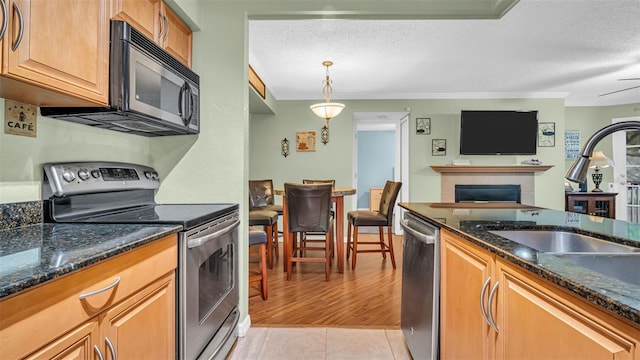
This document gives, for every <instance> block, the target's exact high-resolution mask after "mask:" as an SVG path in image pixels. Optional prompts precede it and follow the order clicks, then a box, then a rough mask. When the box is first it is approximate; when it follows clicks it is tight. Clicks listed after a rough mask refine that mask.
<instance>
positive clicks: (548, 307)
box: [496, 261, 638, 359]
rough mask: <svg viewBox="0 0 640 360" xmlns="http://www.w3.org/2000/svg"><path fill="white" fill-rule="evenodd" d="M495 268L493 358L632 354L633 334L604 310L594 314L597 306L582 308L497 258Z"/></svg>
mask: <svg viewBox="0 0 640 360" xmlns="http://www.w3.org/2000/svg"><path fill="white" fill-rule="evenodd" d="M498 271H499V273H500V290H499V293H500V295H499V300H498V316H497V318H498V325H499V330H500V333H499V335H498V337H497V343H496V358H498V359H636V358H637V354H635V352H637V343H638V339H637V338H636V339H634V335H632V334H629V333H625V331H624V329H625V326H624V325H623V324H622V323H618V322H617V320H615V319H613V318H609V317H610V316H609V315H608V314H604V313H602V314H601V315H602V316H603V317H599V316H597V315H594V314H597V313H594V310H597V309H586V308H584V309H583V306H584V304H582V305H581V304H580V303H577V302H576V301H579V300H578V299H575V300H572V299H571V297H570V296H569V295H568V294H561V292H560V291H559V289H551V285H550V284H542V283H541V282H540V280H538V279H536V278H534V277H532V276H530V275H526V274H524V273H521V272H519V271H517V270H515V269H513V268H512V267H511V266H510V265H508V264H506V263H502V262H501V261H498ZM627 328H629V327H627ZM636 336H637V334H636ZM634 354H635V356H634Z"/></svg>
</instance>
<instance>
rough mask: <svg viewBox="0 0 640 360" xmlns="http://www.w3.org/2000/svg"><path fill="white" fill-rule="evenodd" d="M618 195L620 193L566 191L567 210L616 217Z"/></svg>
mask: <svg viewBox="0 0 640 360" xmlns="http://www.w3.org/2000/svg"><path fill="white" fill-rule="evenodd" d="M616 195H618V193H606V192H581V193H580V192H579V193H565V195H564V196H565V210H566V211H571V212H577V213H581V214H588V215H595V216H601V217H607V218H611V219H615V218H616Z"/></svg>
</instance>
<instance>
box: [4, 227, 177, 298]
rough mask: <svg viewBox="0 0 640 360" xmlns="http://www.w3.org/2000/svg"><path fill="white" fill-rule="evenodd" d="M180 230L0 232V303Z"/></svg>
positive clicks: (37, 229)
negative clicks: (14, 295)
mask: <svg viewBox="0 0 640 360" xmlns="http://www.w3.org/2000/svg"><path fill="white" fill-rule="evenodd" d="M180 230H182V226H180V225H164V226H158V225H131V224H124V225H123V224H59V223H56V224H49V223H40V224H33V225H29V226H21V227H14V228H10V229H6V230H2V231H0V300H1V299H2V298H4V297H7V296H10V295H13V294H16V293H18V292H21V291H23V290H26V289H28V288H30V287H33V286H36V285H39V284H41V283H44V282H46V281H48V280H52V279H55V278H58V277H60V276H63V275H65V274H68V273H71V272H73V271H76V270H80V269H82V268H85V267H87V266H90V265H92V264H95V263H97V262H100V261H102V260H105V259H108V258H110V257H112V256H115V255H118V254H121V253H123V252H126V251H129V250H132V249H134V248H137V247H139V246H142V245H145V244H148V243H150V242H152V241H154V240H157V239H160V238H162V237H165V236H167V235H171V234H174V233H177V232H178V231H180Z"/></svg>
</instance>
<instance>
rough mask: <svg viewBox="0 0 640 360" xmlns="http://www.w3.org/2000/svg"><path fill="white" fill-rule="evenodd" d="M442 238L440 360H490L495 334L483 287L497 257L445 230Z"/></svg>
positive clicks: (489, 276)
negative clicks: (484, 308)
mask: <svg viewBox="0 0 640 360" xmlns="http://www.w3.org/2000/svg"><path fill="white" fill-rule="evenodd" d="M440 236H441V241H442V246H441V247H440V249H441V250H440V252H441V258H440V261H441V262H440V264H441V270H440V276H441V279H442V280H441V285H440V286H441V289H440V358H441V359H491V358H493V348H494V337H495V333H493V332H492V331H491V329H490V326H489V324H487V322H486V321H485V320H484V319H483V317H482V316H481V313H480V306H479V304H480V294H481V293H482V292H483V291H482V289H483V285H484V284H485V282H486V281H487V279H488V280H489V281H490V280H491V277H492V276H493V272H494V262H495V261H494V257H493V255H490V254H489V253H488V252H486V251H481V249H479V248H476V247H473V246H471V245H470V244H468V243H467V241H465V240H459V239H457V238H456V236H455V235H453V234H451V233H449V232H447V231H445V230H442V231H441V234H440ZM487 284H488V283H487ZM488 286H489V285H487V287H488ZM484 293H485V294H487V290H486V287H485V291H484ZM486 300H487V296H484V297H483V300H482V301H483V303H486Z"/></svg>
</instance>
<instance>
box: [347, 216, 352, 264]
mask: <svg viewBox="0 0 640 360" xmlns="http://www.w3.org/2000/svg"><path fill="white" fill-rule="evenodd" d="M351 226H352V225H351V222H349V223H348V224H347V260H349V254H350V253H351Z"/></svg>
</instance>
